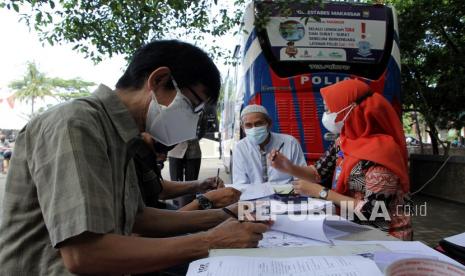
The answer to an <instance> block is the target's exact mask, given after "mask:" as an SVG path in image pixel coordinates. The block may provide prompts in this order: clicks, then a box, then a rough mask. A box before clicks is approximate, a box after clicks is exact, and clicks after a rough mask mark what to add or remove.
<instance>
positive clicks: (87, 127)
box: [0, 85, 144, 275]
mask: <svg viewBox="0 0 465 276" xmlns="http://www.w3.org/2000/svg"><path fill="white" fill-rule="evenodd" d="M137 135H139V131H138V129H137V126H136V123H135V121H134V120H133V118H132V117H131V115H130V114H129V111H128V110H127V108H126V107H125V106H124V105H123V103H122V102H121V101H120V100H119V98H118V96H117V95H116V93H115V92H114V91H112V90H111V89H109V88H108V87H106V86H104V85H100V86H99V87H98V89H97V91H96V92H95V93H94V94H93V95H92V96H90V97H87V98H82V99H77V100H73V101H71V102H69V103H65V104H62V105H59V106H56V107H54V108H52V109H50V110H49V111H47V112H45V113H43V114H41V115H40V116H38V117H36V118H34V119H33V120H31V121H30V122H29V123H28V124H27V125H26V126H25V127H24V129H23V130H22V131H21V132H20V134H19V135H18V138H17V141H16V145H15V150H14V155H13V157H12V159H11V166H10V170H9V173H8V177H7V182H6V188H5V195H4V202H3V208H2V209H3V221H2V225H1V226H0V270H1V274H2V275H69V274H70V273H69V272H68V271H67V270H66V268H65V267H64V264H63V261H62V260H61V257H60V253H59V251H58V249H57V248H59V247H60V243H61V242H63V241H65V240H66V239H69V238H71V237H75V236H77V235H79V234H81V233H83V232H86V231H89V232H93V233H102V234H103V233H116V234H121V235H129V234H130V233H131V230H132V227H133V225H134V221H135V217H136V214H137V212H138V211H142V209H143V208H144V205H143V202H142V198H141V195H140V192H139V188H138V185H137V176H136V172H135V168H134V163H133V161H132V159H131V158H130V156H131V146H130V145H131V141H133V139H134V138H135V137H137Z"/></svg>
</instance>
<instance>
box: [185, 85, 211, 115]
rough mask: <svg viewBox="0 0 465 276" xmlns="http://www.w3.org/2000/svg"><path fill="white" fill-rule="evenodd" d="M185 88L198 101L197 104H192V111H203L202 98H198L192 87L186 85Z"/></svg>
mask: <svg viewBox="0 0 465 276" xmlns="http://www.w3.org/2000/svg"><path fill="white" fill-rule="evenodd" d="M187 89H189V91H190V92H191V93H192V95H194V97H195V98H196V99H197V101H199V104H197V105H194V104H192V111H194V113H199V112H201V111H203V109H204V108H205V102H204V101H203V100H202V98H200V96H199V95H198V94H197V92H195V90H194V89H192V88H190V87H189V86H187ZM207 102H208V101H207Z"/></svg>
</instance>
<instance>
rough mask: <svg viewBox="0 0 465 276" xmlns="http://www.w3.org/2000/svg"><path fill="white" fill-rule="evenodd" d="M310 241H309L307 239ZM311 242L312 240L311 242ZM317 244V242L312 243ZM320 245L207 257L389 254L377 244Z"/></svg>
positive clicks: (218, 251)
mask: <svg viewBox="0 0 465 276" xmlns="http://www.w3.org/2000/svg"><path fill="white" fill-rule="evenodd" d="M308 240H310V239H308ZM312 241H313V240H312ZM314 242H317V241H314ZM319 243H321V244H320V245H311V246H302V247H273V248H245V249H244V248H243V249H240V248H234V249H211V250H210V251H209V255H208V256H209V257H220V256H242V257H261V258H290V257H293V258H294V257H309V256H355V255H359V256H362V257H365V258H371V259H373V256H374V254H375V253H381V252H390V251H389V250H388V249H387V248H385V247H384V246H382V245H379V244H362V245H328V244H327V243H323V242H319Z"/></svg>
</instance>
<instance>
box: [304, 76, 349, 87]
mask: <svg viewBox="0 0 465 276" xmlns="http://www.w3.org/2000/svg"><path fill="white" fill-rule="evenodd" d="M347 79H350V78H349V77H341V76H336V77H328V76H325V77H320V76H312V77H311V78H310V76H308V75H307V76H301V77H300V84H301V85H304V84H305V83H307V82H308V81H310V80H311V81H312V84H313V85H320V84H324V85H330V84H334V83H336V82H339V81H342V80H347Z"/></svg>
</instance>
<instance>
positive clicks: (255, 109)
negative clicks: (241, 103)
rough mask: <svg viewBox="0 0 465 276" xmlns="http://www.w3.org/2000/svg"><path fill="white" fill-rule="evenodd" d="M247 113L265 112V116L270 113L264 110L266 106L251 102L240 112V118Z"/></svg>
mask: <svg viewBox="0 0 465 276" xmlns="http://www.w3.org/2000/svg"><path fill="white" fill-rule="evenodd" d="M249 113H262V114H265V115H266V117H268V118H270V115H268V111H266V108H265V107H264V106H262V105H258V104H251V105H248V106H246V107H245V108H244V109H243V110H242V112H241V120H242V118H244V116H245V115H247V114H249Z"/></svg>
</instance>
